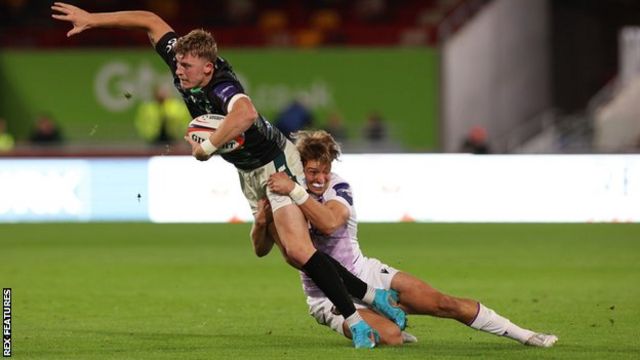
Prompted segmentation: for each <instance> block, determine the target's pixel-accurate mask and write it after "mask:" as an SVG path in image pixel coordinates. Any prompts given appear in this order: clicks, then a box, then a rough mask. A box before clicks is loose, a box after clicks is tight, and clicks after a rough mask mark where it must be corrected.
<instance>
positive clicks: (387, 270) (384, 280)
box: [307, 258, 398, 335]
mask: <svg viewBox="0 0 640 360" xmlns="http://www.w3.org/2000/svg"><path fill="white" fill-rule="evenodd" d="M397 273H398V270H396V269H394V268H392V267H391V266H388V265H386V264H383V263H381V262H380V260H378V259H374V258H365V259H364V262H363V266H362V271H361V273H360V274H356V275H357V276H358V277H359V278H360V279H362V281H364V282H366V283H367V284H369V286H373V287H375V288H377V289H386V290H389V289H390V288H391V280H392V279H393V277H394V276H395V275H396V274H397ZM353 302H354V305H355V306H356V309H365V308H369V305H367V304H365V303H363V302H362V301H360V300H359V299H354V301H353ZM307 305H309V315H311V316H313V318H314V319H316V321H317V322H318V323H319V324H321V325H326V326H328V327H330V328H331V329H333V330H334V331H336V332H338V333H339V334H341V335H344V330H343V328H342V324H343V323H344V317H343V316H342V315H340V314H338V312H337V311H336V310H335V307H334V306H333V303H332V302H331V300H329V299H328V298H326V297H310V296H309V297H307Z"/></svg>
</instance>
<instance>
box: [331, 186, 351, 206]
mask: <svg viewBox="0 0 640 360" xmlns="http://www.w3.org/2000/svg"><path fill="white" fill-rule="evenodd" d="M333 190H335V192H336V195H337V196H340V197H341V198H343V199H345V200H347V202H348V203H349V205H351V206H353V195H352V194H351V187H350V186H349V184H347V183H340V184H335V185H334V186H333Z"/></svg>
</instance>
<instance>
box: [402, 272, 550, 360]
mask: <svg viewBox="0 0 640 360" xmlns="http://www.w3.org/2000/svg"><path fill="white" fill-rule="evenodd" d="M391 288H392V289H396V290H397V291H398V292H399V293H400V307H402V308H404V309H405V311H406V312H407V313H410V314H424V315H431V316H436V317H442V318H450V319H455V320H458V321H459V322H461V323H463V324H465V325H468V326H470V327H472V328H474V329H476V330H481V331H485V332H489V333H492V334H495V335H498V336H506V337H508V338H511V339H514V340H517V341H519V342H520V343H522V344H526V345H531V346H539V347H551V346H553V344H555V342H556V341H557V340H558V338H557V337H556V336H555V335H547V334H540V333H535V332H533V331H531V330H528V329H523V328H521V327H519V326H517V325H515V324H513V323H512V322H511V321H509V319H507V318H504V317H502V316H500V315H499V314H497V313H496V312H495V311H493V310H491V309H489V308H487V307H486V306H484V305H482V304H481V303H479V302H477V301H475V300H471V299H462V298H457V297H454V296H449V295H446V294H443V293H441V292H439V291H438V290H436V289H434V288H433V287H431V286H430V285H429V284H427V283H425V282H424V281H422V280H420V279H418V278H416V277H414V276H412V275H409V274H407V273H403V272H399V273H398V274H396V276H394V278H393V280H392V281H391Z"/></svg>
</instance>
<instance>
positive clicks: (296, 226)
mask: <svg viewBox="0 0 640 360" xmlns="http://www.w3.org/2000/svg"><path fill="white" fill-rule="evenodd" d="M273 221H274V223H275V226H276V230H277V233H278V237H279V239H280V240H279V241H280V245H281V246H282V248H283V249H284V251H283V252H284V254H285V257H286V258H287V262H289V263H290V264H292V265H293V266H294V267H296V268H299V269H303V270H304V271H305V273H307V275H309V277H310V278H311V279H312V280H313V281H314V282H315V283H316V285H318V287H319V288H320V289H321V290H322V291H323V292H324V293H325V295H326V296H327V297H328V298H329V299H330V300H331V302H332V303H333V304H334V305H335V306H336V308H337V309H338V310H339V311H340V312H341V313H342V314H345V323H347V324H348V327H349V329H350V331H351V333H353V334H354V336H353V338H352V340H353V344H354V346H355V347H356V348H373V347H375V345H376V343H377V342H378V340H379V336H378V334H377V332H376V331H375V330H374V329H372V328H371V327H370V326H369V324H367V323H366V321H364V320H363V319H362V317H361V316H360V314H359V313H358V312H357V311H356V309H355V307H354V305H353V301H352V300H351V297H350V296H349V295H348V293H347V290H346V288H345V287H344V284H343V283H342V281H341V280H340V276H339V275H338V272H337V271H336V269H335V267H334V266H333V264H332V263H331V262H330V261H329V260H328V259H327V257H326V255H324V254H323V253H321V252H319V251H316V249H315V248H314V247H313V243H312V242H311V237H310V236H309V231H308V227H307V222H306V220H305V217H304V215H303V213H302V211H301V210H300V208H298V207H297V206H295V205H285V206H283V207H280V208H278V209H277V210H275V211H274V212H273Z"/></svg>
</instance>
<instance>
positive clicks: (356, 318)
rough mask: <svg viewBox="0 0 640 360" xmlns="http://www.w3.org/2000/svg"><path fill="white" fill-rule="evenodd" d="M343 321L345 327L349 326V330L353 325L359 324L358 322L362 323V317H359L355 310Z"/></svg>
mask: <svg viewBox="0 0 640 360" xmlns="http://www.w3.org/2000/svg"><path fill="white" fill-rule="evenodd" d="M344 321H346V322H347V326H349V328H351V327H352V326H353V325H355V324H357V323H359V322H360V321H362V316H360V313H358V310H356V312H354V313H353V314H351V316H349V317H348V318H346V319H344Z"/></svg>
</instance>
